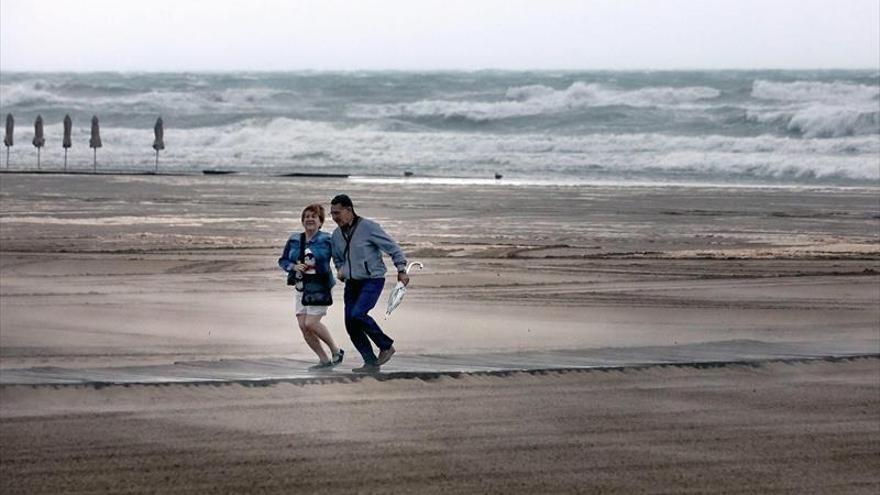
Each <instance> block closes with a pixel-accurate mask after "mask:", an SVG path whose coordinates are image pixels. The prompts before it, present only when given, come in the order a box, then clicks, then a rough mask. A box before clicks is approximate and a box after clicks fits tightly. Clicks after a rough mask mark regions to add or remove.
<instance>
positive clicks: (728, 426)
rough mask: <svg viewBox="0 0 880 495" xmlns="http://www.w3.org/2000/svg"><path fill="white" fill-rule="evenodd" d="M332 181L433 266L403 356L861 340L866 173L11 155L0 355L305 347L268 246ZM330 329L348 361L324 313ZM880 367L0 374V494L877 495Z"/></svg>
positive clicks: (877, 322) (340, 334)
mask: <svg viewBox="0 0 880 495" xmlns="http://www.w3.org/2000/svg"><path fill="white" fill-rule="evenodd" d="M340 192H346V193H348V194H350V195H351V196H352V197H353V199H354V200H355V203H356V206H357V207H358V211H359V213H361V214H363V215H365V216H368V217H371V218H376V219H378V220H379V221H380V222H381V223H382V224H383V225H384V226H385V227H386V229H387V230H388V231H389V232H391V233H392V234H393V235H395V236H396V237H397V238H398V239H399V240H400V241H401V243H402V245H403V247H404V249H405V250H406V251H407V252H408V253H409V257H410V259H412V260H419V261H422V262H424V263H425V265H426V269H425V270H424V271H423V272H421V273H418V274H416V275H414V277H413V283H412V285H411V290H410V293H409V294H408V295H407V300H406V301H405V303H404V305H403V306H402V307H401V308H400V309H399V310H398V312H396V313H395V314H394V315H393V316H392V318H391V319H389V320H388V321H387V322H383V326H384V327H385V328H386V330H387V331H388V332H389V333H390V334H391V335H392V336H393V337H394V338H395V339H397V344H396V347H397V348H398V352H399V353H402V354H404V353H406V354H412V355H415V354H438V355H442V354H445V353H457V354H461V353H473V354H474V356H481V355H487V354H491V353H492V352H502V351H503V352H509V351H521V352H531V351H535V352H538V351H541V350H549V349H570V350H578V349H596V348H601V347H627V346H647V345H665V346H669V345H676V344H680V343H681V344H683V343H696V342H712V341H724V340H738V339H750V340H754V341H760V342H801V341H810V342H822V341H827V342H840V341H846V342H854V343H857V344H858V345H860V346H864V351H865V354H878V353H880V304H878V303H880V275H878V272H880V230H878V228H880V206H878V199H877V198H878V195H877V191H876V190H874V189H804V188H799V189H794V188H789V189H784V188H783V189H766V188H709V187H706V188H701V187H681V188H677V187H614V186H602V187H598V186H597V187H515V186H504V185H503V184H502V185H499V186H492V185H484V186H480V185H447V186H444V185H430V186H426V185H420V184H408V183H402V184H376V183H369V182H357V181H333V180H327V179H314V180H306V179H296V180H294V179H279V178H267V177H246V176H243V177H161V176H159V177H134V176H131V177H126V176H99V177H88V176H63V175H27V174H3V175H0V206H2V208H0V373H2V370H3V369H11V368H30V367H38V366H59V367H96V366H101V367H106V366H127V365H133V364H143V363H169V362H173V361H179V360H189V359H220V358H225V357H273V356H291V357H297V358H303V359H308V358H311V355H310V352H309V351H308V349H307V347H306V346H305V344H304V343H303V342H302V338H301V336H300V335H299V332H298V330H296V328H295V326H294V323H293V317H292V314H291V312H292V303H291V300H290V298H291V294H290V291H289V290H288V288H287V287H285V286H284V280H283V274H282V273H281V272H280V271H279V270H278V269H277V267H276V266H275V260H276V259H277V257H278V255H279V254H280V250H281V247H282V246H283V243H284V241H285V239H286V238H287V235H288V234H289V233H290V232H291V231H293V230H297V229H299V223H298V218H299V212H300V210H301V208H302V206H304V205H305V204H308V203H310V202H313V201H322V202H324V203H325V204H326V202H327V201H328V199H329V198H330V197H332V196H333V195H335V194H337V193H340ZM332 227H333V226H332V225H331V222H330V221H329V220H328V223H327V224H325V228H326V229H327V230H332ZM389 282H390V279H389ZM337 299H339V300H341V292H337ZM377 313H378V314H381V311H379V310H377ZM326 322H327V324H328V327H329V328H330V329H331V332H332V333H333V334H334V336H335V337H336V339H337V340H338V341H339V342H340V343H342V344H343V345H344V346H345V347H346V348H347V349H349V351H350V353H349V358H348V360H347V361H346V363H345V364H346V366H347V367H351V366H356V365H357V364H359V363H358V359H357V357H356V356H354V354H355V353H354V350H353V348H352V347H351V345H350V343H349V342H348V339H347V336H346V335H345V332H344V329H343V325H342V317H341V307H340V306H334V307H333V308H331V311H330V314H329V315H328V317H327V319H326ZM878 363H880V361H878V359H876V358H863V359H855V360H831V361H817V362H792V363H765V364H763V365H761V366H757V367H751V366H740V365H732V366H726V367H719V368H702V367H654V368H647V369H629V370H622V371H612V372H600V371H592V372H567V373H560V374H556V373H549V374H523V373H512V374H510V375H507V376H480V375H476V376H465V377H463V378H451V377H441V378H439V379H436V380H429V381H422V380H416V379H411V380H391V381H377V380H375V379H372V378H365V379H362V380H357V381H352V382H350V383H325V384H317V383H316V384H311V385H292V384H276V385H273V386H268V387H263V388H249V387H245V386H242V385H239V384H228V385H223V386H207V385H205V386H183V385H167V386H155V387H150V386H136V387H108V388H102V389H97V390H96V389H92V388H76V387H61V388H52V387H36V388H28V387H18V386H5V387H0V483H2V485H0V486H2V492H3V493H64V492H105V493H124V492H132V493H139V492H153V493H169V492H193V493H244V492H269V493H272V492H274V493H329V492H339V493H363V492H373V491H387V492H393V493H434V492H441V491H442V492H449V493H462V492H464V493H557V492H568V493H572V492H581V493H593V492H603V493H605V492H617V493H633V492H666V493H669V492H688V491H691V492H701V493H702V492H745V493H755V492H758V493H766V492H785V493H861V492H864V493H875V492H876V491H877V489H878V488H880V475H878V474H877V473H878V472H880V469H878V467H880V465H878V464H880V412H878V411H880V407H878V406H880V364H878ZM548 364H549V365H550V367H552V363H548Z"/></svg>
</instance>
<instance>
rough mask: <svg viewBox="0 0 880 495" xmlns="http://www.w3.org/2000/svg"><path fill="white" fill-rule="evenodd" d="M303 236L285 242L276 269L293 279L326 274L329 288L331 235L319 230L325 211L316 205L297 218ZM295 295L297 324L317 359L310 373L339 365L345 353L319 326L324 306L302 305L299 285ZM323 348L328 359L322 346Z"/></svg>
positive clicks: (330, 282)
mask: <svg viewBox="0 0 880 495" xmlns="http://www.w3.org/2000/svg"><path fill="white" fill-rule="evenodd" d="M300 220H301V221H302V225H303V232H295V233H293V234H291V235H290V238H289V239H287V244H286V245H285V246H284V252H283V253H282V254H281V257H280V258H278V266H280V267H281V269H282V270H284V271H286V272H287V273H288V275H289V278H290V277H293V278H294V279H300V280H301V279H302V278H303V275H304V274H313V273H317V274H327V276H326V280H327V283H328V285H329V288H332V287H333V284H334V283H335V279H334V277H333V274H332V272H331V269H330V260H331V252H332V244H331V242H330V234H328V233H326V232H324V231H322V230H321V226H322V225H323V224H324V207H323V206H322V205H320V204H318V203H315V204H311V205H308V206H306V207H305V209H303V211H302V215H301V216H300ZM296 289H297V290H296V292H295V293H294V294H295V295H294V298H295V304H296V321H297V323H298V324H299V329H300V330H301V331H302V334H303V338H304V339H305V341H306V344H308V346H309V347H310V348H311V349H312V350H313V351H314V352H315V354H317V355H318V359H319V362H318V364H316V365H314V366H312V367H311V368H310V369H324V368H332V367H333V366H336V365H337V364H339V363H341V362H342V359H343V357H344V354H345V352H344V351H343V350H342V349H340V348H339V347H337V346H336V343H335V342H334V341H333V336H331V335H330V331H329V330H328V329H327V327H326V326H324V324H323V323H321V318H323V317H324V315H326V314H327V306H312V305H303V292H302V284H301V283H298V284H297V287H296ZM322 342H323V344H324V345H326V346H327V347H328V349H329V351H330V355H329V356H328V355H327V352H326V351H325V350H324V347H323V345H322Z"/></svg>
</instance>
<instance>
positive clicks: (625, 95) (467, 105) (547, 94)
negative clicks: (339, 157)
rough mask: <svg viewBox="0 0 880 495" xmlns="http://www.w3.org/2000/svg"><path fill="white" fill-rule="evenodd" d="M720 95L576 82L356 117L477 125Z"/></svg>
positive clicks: (386, 108)
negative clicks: (494, 97)
mask: <svg viewBox="0 0 880 495" xmlns="http://www.w3.org/2000/svg"><path fill="white" fill-rule="evenodd" d="M719 95H720V92H719V91H718V90H717V89H714V88H708V87H685V88H673V87H652V88H642V89H637V90H621V89H615V88H611V87H606V86H604V85H601V84H586V83H583V82H576V83H574V84H572V85H571V86H569V87H568V88H566V89H562V90H555V89H553V88H550V87H548V86H543V85H531V86H520V87H512V88H509V89H508V90H507V91H506V93H505V97H506V99H505V100H502V101H454V100H422V101H417V102H413V103H401V104H392V105H371V106H360V107H358V108H357V110H356V112H355V114H356V115H357V116H364V115H374V114H375V113H378V114H380V115H382V116H384V117H398V116H404V117H442V118H444V119H466V120H472V121H475V122H484V121H492V120H501V119H509V118H514V117H527V116H535V115H545V114H554V113H562V112H570V111H573V110H581V109H586V108H591V107H605V106H618V105H620V106H629V107H636V108H640V107H657V106H676V105H681V104H686V103H694V102H698V101H701V100H708V99H712V98H717V97H718V96H719Z"/></svg>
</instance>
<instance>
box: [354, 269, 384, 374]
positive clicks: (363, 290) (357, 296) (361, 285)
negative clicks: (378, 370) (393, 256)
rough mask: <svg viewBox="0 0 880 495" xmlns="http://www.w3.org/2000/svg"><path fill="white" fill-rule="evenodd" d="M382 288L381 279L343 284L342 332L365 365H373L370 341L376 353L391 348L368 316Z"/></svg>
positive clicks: (374, 358)
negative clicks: (343, 327)
mask: <svg viewBox="0 0 880 495" xmlns="http://www.w3.org/2000/svg"><path fill="white" fill-rule="evenodd" d="M384 286H385V279H384V278H369V279H365V280H347V281H346V282H345V330H347V331H348V336H349V337H350V338H351V343H352V344H354V347H355V349H357V350H358V352H360V353H361V357H363V358H364V362H365V363H375V362H376V354H375V353H374V352H373V346H371V345H370V340H372V341H373V343H375V344H376V346H377V347H378V348H379V350H385V349H388V348H389V347H391V344H393V343H394V340H392V339H391V337H389V336H387V335H385V333H384V332H382V329H381V328H379V324H378V323H376V320H374V319H373V318H372V317H371V316H370V315H368V314H367V313H369V312H370V310H371V309H373V308H374V307H375V306H376V302H377V301H378V300H379V294H381V293H382V288H383V287H384Z"/></svg>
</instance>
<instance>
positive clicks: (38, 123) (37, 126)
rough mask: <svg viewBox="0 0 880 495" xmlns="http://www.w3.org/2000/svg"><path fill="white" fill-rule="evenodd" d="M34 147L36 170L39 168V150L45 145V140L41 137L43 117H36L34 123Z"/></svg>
mask: <svg viewBox="0 0 880 495" xmlns="http://www.w3.org/2000/svg"><path fill="white" fill-rule="evenodd" d="M33 143H34V146H36V147H37V168H40V148H42V147H43V145H44V144H46V139H45V138H44V137H43V116H42V115H37V120H35V121H34V140H33Z"/></svg>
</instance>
